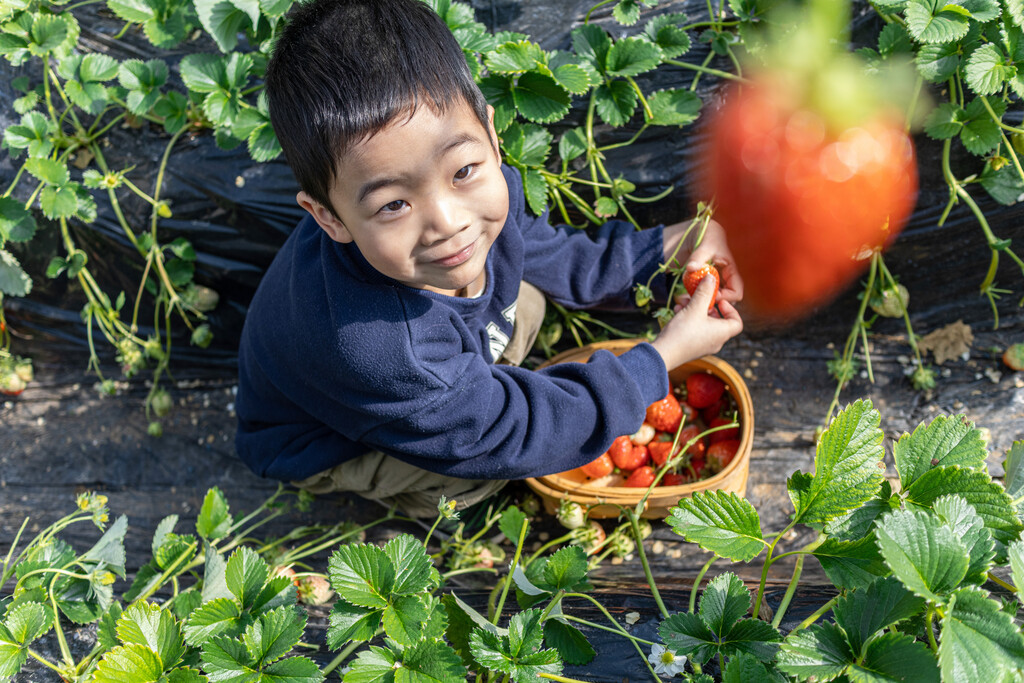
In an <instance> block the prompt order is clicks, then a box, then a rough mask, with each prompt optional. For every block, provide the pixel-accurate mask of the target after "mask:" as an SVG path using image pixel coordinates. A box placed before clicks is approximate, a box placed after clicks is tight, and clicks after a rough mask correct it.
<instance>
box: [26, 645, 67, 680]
mask: <svg viewBox="0 0 1024 683" xmlns="http://www.w3.org/2000/svg"><path fill="white" fill-rule="evenodd" d="M26 650H27V652H28V654H29V656H30V657H32V659H34V660H36V661H37V662H39V663H40V664H42V665H44V666H48V667H50V668H51V669H53V670H54V671H56V672H57V673H58V674H60V677H61V678H64V670H63V669H61V668H60V667H59V666H57V665H56V664H54V663H53V662H51V661H50V660H48V659H47V658H46V657H43V656H42V655H40V654H39V653H38V652H36V651H35V650H33V649H32V648H26Z"/></svg>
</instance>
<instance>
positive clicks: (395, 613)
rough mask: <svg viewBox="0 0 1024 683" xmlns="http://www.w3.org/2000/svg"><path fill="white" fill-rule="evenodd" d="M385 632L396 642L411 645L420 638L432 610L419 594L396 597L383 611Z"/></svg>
mask: <svg viewBox="0 0 1024 683" xmlns="http://www.w3.org/2000/svg"><path fill="white" fill-rule="evenodd" d="M382 616H383V619H382V621H383V624H384V632H385V633H386V634H387V636H388V637H389V638H391V639H393V640H394V641H395V642H397V643H399V644H401V645H405V646H409V645H412V644H414V643H416V642H417V641H419V640H420V636H421V633H422V630H423V627H424V626H425V625H426V622H427V617H429V616H430V611H429V610H428V609H427V607H426V605H424V604H423V601H422V600H421V599H420V597H419V596H417V595H403V596H398V597H396V598H394V601H393V602H391V603H390V604H389V605H387V607H385V608H384V613H383V615H382Z"/></svg>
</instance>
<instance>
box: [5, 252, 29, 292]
mask: <svg viewBox="0 0 1024 683" xmlns="http://www.w3.org/2000/svg"><path fill="white" fill-rule="evenodd" d="M31 291H32V278H30V277H29V276H28V273H26V272H25V271H24V269H22V267H21V264H20V263H18V259H16V258H14V255H13V254H11V253H10V252H8V251H7V250H5V249H0V292H2V293H3V294H6V295H7V296H26V295H27V294H28V293H29V292H31Z"/></svg>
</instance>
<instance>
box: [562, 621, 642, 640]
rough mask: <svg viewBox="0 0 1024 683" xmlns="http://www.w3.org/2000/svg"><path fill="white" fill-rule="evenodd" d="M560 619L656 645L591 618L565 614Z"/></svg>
mask: <svg viewBox="0 0 1024 683" xmlns="http://www.w3.org/2000/svg"><path fill="white" fill-rule="evenodd" d="M559 619H568V620H569V621H575V622H576V623H578V624H583V625H584V626H588V627H590V628H596V629H598V630H600V631H608V632H609V633H616V634H618V635H620V636H622V637H623V638H628V639H630V640H632V641H633V642H635V643H642V644H644V645H647V646H650V645H654V643H653V642H651V641H649V640H644V639H643V638H637V637H636V636H634V635H631V634H629V633H628V632H625V631H621V630H619V629H614V628H612V627H610V626H604V625H602V624H598V623H597V622H595V621H590V620H589V619H581V618H580V617H574V616H572V615H571V614H563V615H562V616H560V617H559Z"/></svg>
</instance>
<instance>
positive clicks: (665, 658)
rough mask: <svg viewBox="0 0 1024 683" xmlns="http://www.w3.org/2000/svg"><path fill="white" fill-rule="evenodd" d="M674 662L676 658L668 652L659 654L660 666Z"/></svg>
mask: <svg viewBox="0 0 1024 683" xmlns="http://www.w3.org/2000/svg"><path fill="white" fill-rule="evenodd" d="M674 661H676V656H675V655H674V654H672V652H670V651H669V650H665V651H664V652H662V653H661V663H662V664H671V663H672V662H674Z"/></svg>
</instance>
